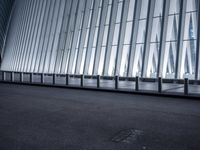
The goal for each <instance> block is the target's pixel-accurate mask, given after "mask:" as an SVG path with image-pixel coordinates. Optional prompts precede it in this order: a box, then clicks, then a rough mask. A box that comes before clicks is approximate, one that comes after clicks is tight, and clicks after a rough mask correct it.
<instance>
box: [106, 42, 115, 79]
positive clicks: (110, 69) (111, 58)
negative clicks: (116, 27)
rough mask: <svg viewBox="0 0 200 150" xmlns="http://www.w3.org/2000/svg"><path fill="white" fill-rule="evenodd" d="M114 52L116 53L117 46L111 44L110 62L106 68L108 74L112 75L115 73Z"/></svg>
mask: <svg viewBox="0 0 200 150" xmlns="http://www.w3.org/2000/svg"><path fill="white" fill-rule="evenodd" d="M116 53H117V46H112V51H111V57H110V64H109V68H108V75H109V76H113V75H114V73H115V72H114V71H115V62H116Z"/></svg>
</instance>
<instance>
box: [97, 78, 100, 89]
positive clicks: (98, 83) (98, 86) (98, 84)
mask: <svg viewBox="0 0 200 150" xmlns="http://www.w3.org/2000/svg"><path fill="white" fill-rule="evenodd" d="M97 88H100V75H97Z"/></svg>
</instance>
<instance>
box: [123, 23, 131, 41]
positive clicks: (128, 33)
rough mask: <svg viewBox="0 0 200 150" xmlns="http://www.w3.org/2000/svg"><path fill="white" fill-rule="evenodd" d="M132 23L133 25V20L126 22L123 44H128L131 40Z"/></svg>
mask: <svg viewBox="0 0 200 150" xmlns="http://www.w3.org/2000/svg"><path fill="white" fill-rule="evenodd" d="M132 25H133V22H127V23H126V32H125V38H124V44H130V42H131V33H132Z"/></svg>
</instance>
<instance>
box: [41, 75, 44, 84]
mask: <svg viewBox="0 0 200 150" xmlns="http://www.w3.org/2000/svg"><path fill="white" fill-rule="evenodd" d="M43 83H44V73H41V84H43Z"/></svg>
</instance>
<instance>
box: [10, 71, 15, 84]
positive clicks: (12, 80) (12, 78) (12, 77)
mask: <svg viewBox="0 0 200 150" xmlns="http://www.w3.org/2000/svg"><path fill="white" fill-rule="evenodd" d="M10 78H11V82H14V72H11V76H10Z"/></svg>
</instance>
